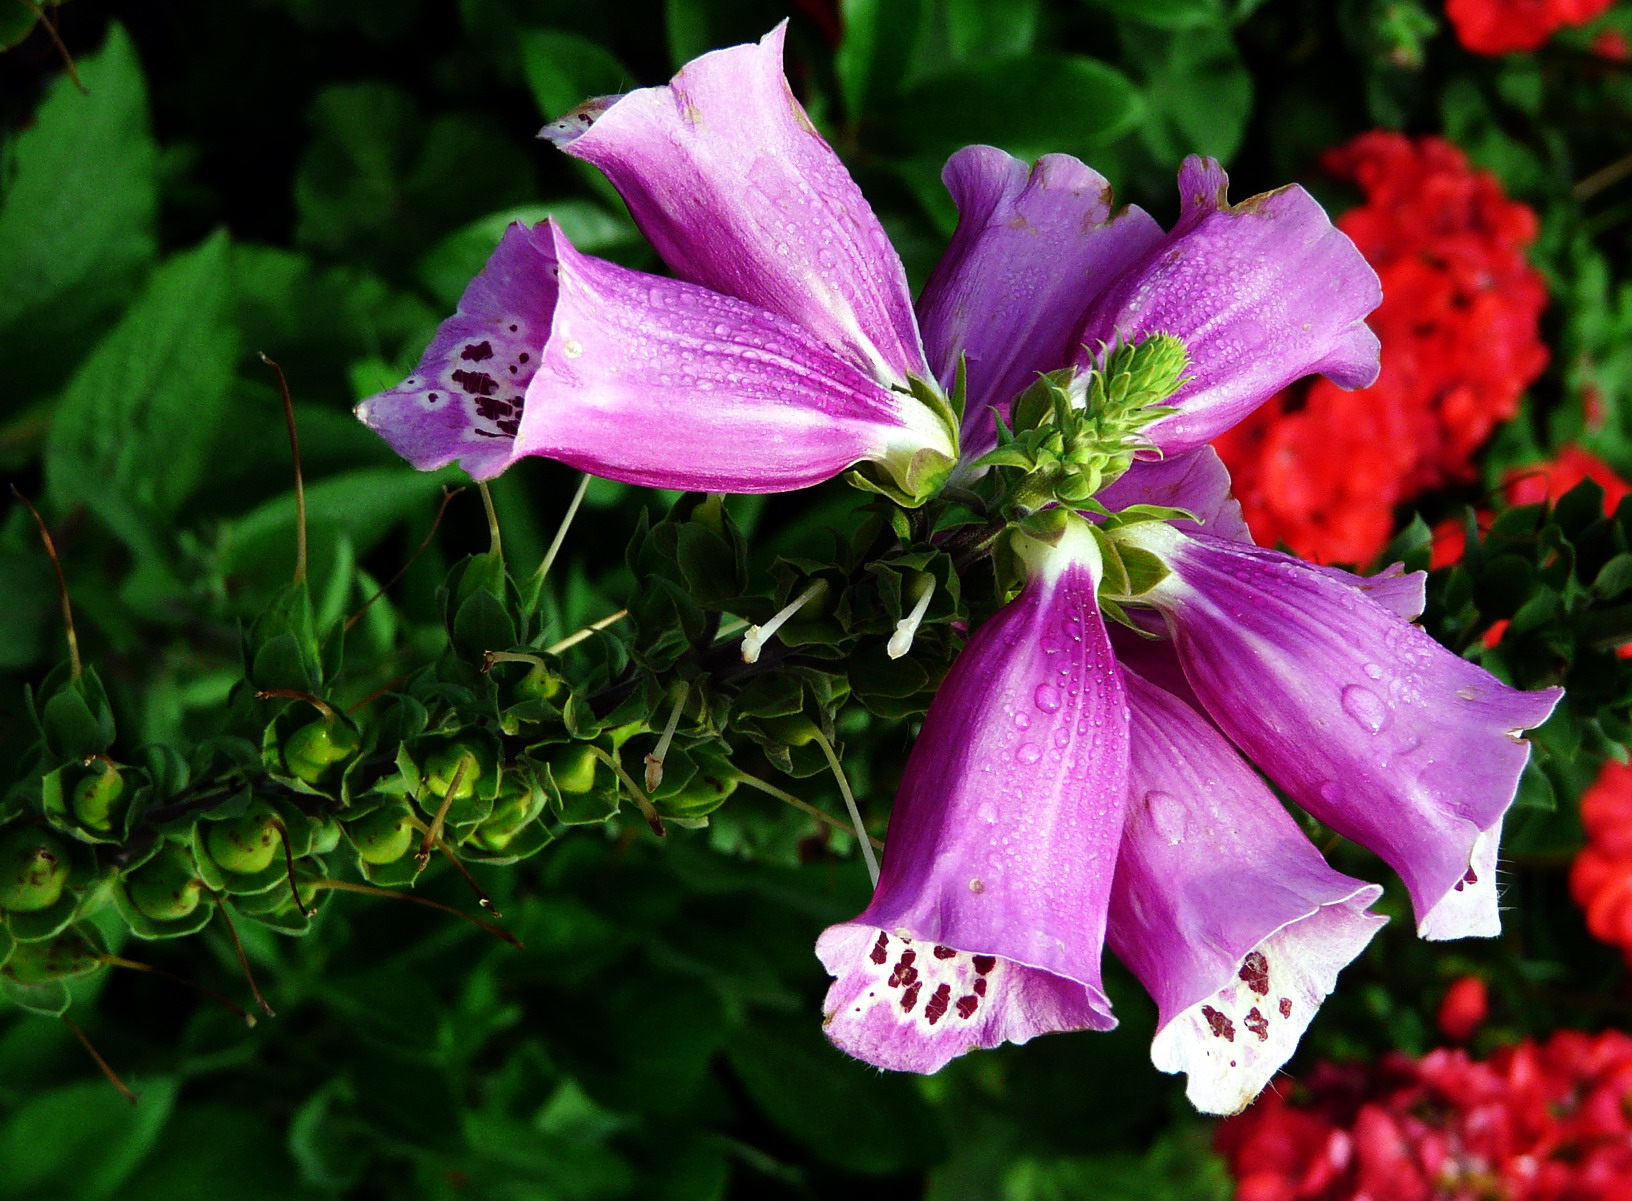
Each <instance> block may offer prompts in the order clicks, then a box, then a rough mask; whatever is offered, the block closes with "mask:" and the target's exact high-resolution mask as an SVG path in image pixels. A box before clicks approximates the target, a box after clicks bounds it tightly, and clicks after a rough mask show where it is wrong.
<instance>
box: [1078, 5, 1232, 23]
mask: <svg viewBox="0 0 1632 1201" xmlns="http://www.w3.org/2000/svg"><path fill="white" fill-rule="evenodd" d="M1088 3H1089V4H1090V5H1091V6H1092V7H1094V8H1098V9H1101V10H1103V11H1105V12H1109V13H1115V14H1116V15H1117V16H1119V17H1126V18H1128V19H1129V20H1131V21H1139V22H1142V23H1143V24H1146V25H1154V26H1156V28H1158V29H1201V28H1204V27H1205V26H1208V25H1218V24H1221V23H1222V22H1223V20H1224V9H1223V6H1222V5H1221V4H1220V3H1219V0H1088Z"/></svg>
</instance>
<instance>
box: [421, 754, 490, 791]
mask: <svg viewBox="0 0 1632 1201" xmlns="http://www.w3.org/2000/svg"><path fill="white" fill-rule="evenodd" d="M481 778H482V763H481V760H480V759H478V758H477V757H476V752H475V751H473V750H471V749H470V748H469V747H467V746H465V745H463V744H461V743H457V742H455V743H453V744H452V745H450V746H445V747H443V748H441V749H440V750H437V751H433V752H432V753H431V755H430V757H429V758H428V759H426V761H425V790H426V791H427V792H429V793H431V794H432V795H434V796H436V797H438V798H443V797H447V796H448V795H449V793H448V790H449V789H450V788H452V789H453V793H452V799H453V800H455V801H463V800H467V799H469V798H470V797H473V796H475V795H476V785H477V784H478V783H479V782H480V781H481ZM456 780H457V782H458V787H454V784H455V781H456Z"/></svg>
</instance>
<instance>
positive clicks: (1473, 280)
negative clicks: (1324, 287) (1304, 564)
mask: <svg viewBox="0 0 1632 1201" xmlns="http://www.w3.org/2000/svg"><path fill="white" fill-rule="evenodd" d="M1324 163H1325V166H1326V167H1327V169H1328V170H1330V171H1331V172H1332V173H1333V174H1335V175H1337V176H1339V177H1340V178H1343V179H1347V180H1350V181H1352V182H1354V183H1356V184H1358V185H1359V186H1360V188H1361V189H1362V190H1363V191H1364V193H1365V196H1366V200H1365V203H1364V204H1362V205H1360V206H1359V207H1358V208H1354V209H1351V210H1350V211H1349V212H1348V213H1346V214H1345V215H1344V216H1343V217H1341V218H1340V219H1339V220H1338V223H1337V224H1338V226H1339V228H1341V229H1342V230H1343V232H1345V233H1346V234H1348V235H1349V236H1350V237H1351V238H1353V239H1354V241H1355V243H1356V244H1357V245H1358V246H1359V247H1360V250H1361V253H1363V254H1364V255H1365V256H1366V259H1367V260H1368V261H1369V262H1370V263H1371V265H1372V266H1373V267H1374V268H1376V270H1377V272H1378V274H1379V275H1381V276H1382V280H1383V297H1384V299H1383V304H1382V307H1381V308H1379V309H1378V310H1377V311H1376V313H1374V314H1373V315H1372V317H1371V324H1372V327H1373V328H1374V329H1375V330H1376V331H1377V334H1378V336H1379V337H1380V338H1381V339H1382V344H1383V351H1382V376H1381V378H1380V379H1379V380H1378V382H1377V383H1376V384H1375V385H1373V386H1372V387H1370V388H1366V389H1363V390H1361V391H1358V392H1343V391H1341V390H1340V389H1338V388H1336V387H1334V386H1332V385H1331V384H1330V383H1328V382H1327V381H1325V380H1316V381H1313V382H1311V383H1305V384H1300V385H1295V386H1294V387H1292V388H1290V389H1288V390H1287V391H1285V392H1283V393H1281V394H1280V395H1279V396H1277V397H1275V398H1274V399H1272V400H1271V401H1270V402H1269V403H1268V404H1266V405H1264V406H1263V407H1262V408H1261V409H1260V410H1259V411H1258V412H1257V413H1256V414H1254V415H1253V417H1252V418H1251V419H1249V420H1248V421H1246V422H1243V423H1242V424H1241V425H1239V426H1237V427H1236V428H1235V429H1234V430H1232V431H1231V432H1230V433H1229V434H1227V435H1226V436H1225V437H1224V438H1222V439H1220V440H1219V442H1218V443H1217V446H1218V450H1219V453H1220V454H1221V455H1223V457H1224V461H1225V462H1226V463H1227V464H1228V465H1229V467H1230V470H1231V472H1232V474H1233V475H1234V478H1235V484H1236V491H1237V494H1238V496H1239V497H1240V499H1241V502H1242V506H1243V508H1244V510H1245V513H1246V517H1247V522H1248V524H1249V525H1250V526H1251V527H1252V530H1253V532H1254V534H1255V535H1256V536H1257V537H1258V538H1259V539H1260V540H1261V541H1264V542H1267V543H1273V542H1276V541H1283V542H1285V543H1286V544H1287V545H1288V546H1290V547H1291V548H1292V549H1293V550H1294V551H1296V552H1297V553H1299V554H1300V555H1303V556H1305V557H1306V558H1315V559H1322V560H1325V561H1327V562H1361V563H1363V562H1367V561H1369V560H1370V559H1372V558H1373V557H1374V556H1375V555H1376V554H1377V553H1378V552H1379V551H1381V549H1382V547H1383V545H1384V543H1386V542H1387V540H1388V536H1389V534H1390V532H1391V531H1392V529H1393V519H1394V509H1395V506H1396V505H1398V504H1399V503H1400V502H1401V501H1403V500H1406V499H1408V498H1410V497H1412V496H1415V495H1417V494H1419V493H1421V492H1423V491H1425V490H1426V489H1429V488H1434V487H1439V486H1442V485H1444V484H1448V483H1456V482H1462V481H1466V480H1469V479H1471V478H1473V463H1472V460H1473V455H1474V452H1475V451H1476V450H1478V448H1479V447H1480V446H1481V445H1483V443H1484V442H1485V440H1486V439H1487V438H1488V437H1489V436H1490V433H1491V430H1492V429H1494V428H1495V426H1496V425H1497V424H1498V423H1500V422H1502V421H1505V420H1507V419H1508V418H1510V417H1511V416H1513V414H1514V413H1515V412H1516V411H1517V409H1518V405H1519V398H1520V396H1521V395H1522V394H1523V392H1524V389H1525V388H1526V387H1528V386H1529V384H1530V383H1531V381H1532V380H1534V379H1535V378H1536V377H1537V376H1538V375H1539V374H1540V373H1541V370H1542V368H1543V367H1544V366H1545V365H1546V363H1547V351H1546V348H1545V347H1544V346H1543V345H1542V344H1541V341H1540V339H1539V338H1538V336H1537V328H1536V327H1537V320H1538V318H1539V316H1540V313H1541V310H1542V308H1543V307H1544V306H1545V305H1546V303H1547V292H1546V286H1545V284H1544V283H1543V281H1542V278H1541V276H1540V274H1539V273H1538V272H1536V271H1535V269H1534V268H1532V267H1531V266H1530V265H1529V263H1528V262H1527V261H1526V260H1525V257H1524V247H1525V246H1527V245H1528V244H1529V243H1530V242H1531V241H1533V240H1534V238H1535V236H1536V228H1537V227H1536V215H1535V213H1534V212H1533V211H1532V210H1531V209H1530V208H1528V207H1526V206H1525V205H1523V204H1520V203H1518V202H1516V201H1513V200H1509V199H1507V198H1506V197H1505V196H1504V195H1503V194H1502V191H1501V187H1500V185H1499V184H1498V183H1497V182H1496V179H1495V178H1494V177H1493V176H1492V175H1490V174H1489V173H1488V172H1484V171H1474V170H1471V169H1470V168H1469V167H1468V163H1467V159H1466V157H1465V156H1464V155H1463V154H1462V152H1461V151H1460V150H1458V149H1457V148H1456V147H1455V146H1452V145H1451V144H1450V143H1448V142H1446V141H1444V140H1443V139H1440V138H1432V137H1430V138H1418V139H1412V138H1407V137H1405V136H1404V135H1402V134H1396V133H1387V132H1383V131H1373V132H1371V133H1366V134H1362V135H1361V136H1360V137H1358V138H1356V139H1354V140H1353V141H1352V142H1349V143H1348V144H1347V145H1345V146H1341V147H1339V148H1337V149H1336V150H1333V151H1331V152H1330V153H1329V154H1328V155H1327V156H1326V158H1325V160H1324Z"/></svg>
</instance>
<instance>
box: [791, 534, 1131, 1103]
mask: <svg viewBox="0 0 1632 1201" xmlns="http://www.w3.org/2000/svg"><path fill="white" fill-rule="evenodd" d="M1098 575H1099V553H1098V550H1097V548H1096V547H1095V545H1094V543H1093V541H1092V539H1091V538H1090V537H1089V536H1088V535H1087V534H1086V532H1085V531H1082V532H1078V531H1072V533H1071V534H1068V536H1067V538H1066V540H1065V541H1064V542H1062V544H1061V546H1060V547H1059V548H1057V549H1055V550H1052V551H1050V552H1048V554H1047V555H1046V556H1045V557H1044V558H1043V560H1042V562H1041V565H1040V569H1039V570H1038V571H1037V572H1036V573H1034V575H1033V577H1032V579H1031V580H1030V581H1029V582H1028V583H1027V584H1026V587H1025V589H1024V590H1023V591H1022V592H1021V593H1020V595H1019V596H1018V597H1017V598H1016V599H1015V600H1014V601H1012V602H1011V603H1010V604H1008V605H1007V606H1005V607H1004V608H1003V609H1001V610H1000V611H999V612H998V613H997V615H996V616H994V617H993V618H992V619H991V620H990V621H988V622H987V623H986V624H985V625H983V626H981V627H980V629H979V630H978V631H976V633H975V636H974V637H973V638H972V639H971V640H970V642H969V645H968V646H967V647H966V648H965V649H964V651H963V653H962V654H961V655H959V656H958V659H957V661H956V662H955V663H954V664H953V666H952V670H951V672H950V673H949V674H948V675H947V678H946V681H945V682H944V683H943V684H942V685H941V688H940V690H939V691H938V692H937V693H936V694H935V700H934V702H933V703H932V704H931V705H930V709H929V714H928V716H927V717H926V718H925V719H924V727H923V732H922V733H921V734H920V735H919V737H918V741H917V743H916V745H914V747H913V749H912V754H911V756H910V757H909V759H908V761H907V768H906V773H905V775H904V776H903V778H902V781H901V791H900V795H899V796H898V798H897V800H896V803H895V810H894V812H893V814H892V815H891V819H890V834H889V839H888V842H887V843H886V847H885V854H884V869H883V874H882V875H881V877H880V879H879V883H878V888H877V890H876V891H875V893H874V894H873V900H872V903H871V904H870V905H869V906H868V907H867V910H866V911H865V912H864V913H862V914H861V916H859V917H858V918H856V919H855V920H854V921H853V922H847V923H844V924H842V925H839V926H834V927H832V928H831V929H829V930H828V931H827V932H826V933H825V934H823V936H822V939H821V941H820V942H819V943H818V944H817V954H818V955H820V956H821V958H822V962H823V963H824V964H826V966H827V969H828V971H829V972H831V973H832V974H833V975H834V976H836V977H837V980H836V981H835V983H834V984H833V987H832V989H831V990H830V991H829V993H828V997H827V1003H826V1006H825V1008H826V1012H827V1033H828V1037H829V1038H831V1039H832V1040H833V1041H834V1042H835V1043H836V1044H838V1046H840V1047H841V1048H843V1049H844V1050H845V1051H848V1052H849V1053H850V1054H852V1055H855V1056H857V1057H858V1058H861V1059H865V1060H867V1061H868V1062H869V1063H873V1064H877V1065H878V1066H879V1067H886V1068H894V1069H898V1070H903V1071H918V1072H927V1071H934V1070H936V1069H937V1068H939V1067H940V1066H941V1065H942V1064H944V1063H946V1062H947V1060H949V1059H951V1058H953V1057H954V1056H956V1055H961V1054H962V1053H963V1052H964V1051H967V1050H969V1049H970V1048H972V1047H975V1046H995V1045H996V1044H997V1043H999V1042H1003V1041H1005V1040H1007V1041H1011V1042H1022V1041H1024V1040H1025V1039H1028V1038H1030V1037H1031V1036H1032V1035H1034V1034H1039V1033H1043V1032H1045V1031H1049V1030H1075V1029H1094V1030H1105V1029H1109V1028H1110V1027H1112V1026H1113V1025H1115V1020H1114V1019H1113V1018H1112V1017H1111V1012H1110V1003H1109V1002H1108V1001H1107V1000H1106V997H1105V994H1104V990H1103V988H1102V986H1101V981H1100V958H1101V951H1102V947H1103V943H1104V935H1105V911H1106V905H1107V903H1108V900H1109V894H1110V886H1111V877H1112V875H1113V872H1114V869H1115V865H1116V845H1117V842H1118V840H1119V838H1120V834H1121V829H1122V822H1123V815H1124V812H1125V809H1126V805H1127V770H1128V757H1127V756H1128V744H1127V707H1126V701H1125V699H1124V696H1123V691H1122V683H1121V674H1120V672H1119V671H1118V669H1117V666H1116V662H1115V659H1114V658H1113V656H1112V654H1111V648H1110V644H1109V642H1108V640H1107V637H1106V633H1105V625H1104V621H1103V619H1102V618H1101V617H1100V614H1099V610H1098V607H1097V605H1096V601H1095V587H1096V584H1097V580H1098ZM881 936H882V941H881ZM908 940H910V941H908ZM908 952H911V953H912V954H913V956H914V958H913V959H910V960H908V959H906V956H907V953H908ZM960 956H961V957H960ZM986 960H991V961H993V964H994V965H995V966H993V967H992V972H991V973H990V976H991V978H990V983H989V989H988V990H987V991H985V992H983V991H982V989H981V988H980V986H979V979H978V977H979V976H980V972H981V966H982V963H983V961H986ZM903 961H905V962H904V963H903ZM999 969H1000V970H999ZM914 972H916V973H917V974H913V973H914ZM926 972H928V973H930V974H925V973H926ZM920 983H921V984H922V985H923V988H922V989H921V990H920V991H918V992H912V988H913V986H914V985H915V984H920ZM943 987H944V990H945V991H944V992H943ZM937 998H940V1000H939V1001H937ZM932 1003H933V1008H930V1006H931V1004H932Z"/></svg>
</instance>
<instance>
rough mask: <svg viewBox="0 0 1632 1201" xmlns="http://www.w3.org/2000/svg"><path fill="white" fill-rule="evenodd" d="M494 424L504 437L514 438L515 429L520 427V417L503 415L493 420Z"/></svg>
mask: <svg viewBox="0 0 1632 1201" xmlns="http://www.w3.org/2000/svg"><path fill="white" fill-rule="evenodd" d="M494 424H495V425H497V426H498V427H499V432H500V433H501V434H503V435H504V436H505V437H507V438H514V437H515V436H516V431H517V430H519V429H521V418H520V417H505V418H503V419H502V420H499V421H496V422H494Z"/></svg>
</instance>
